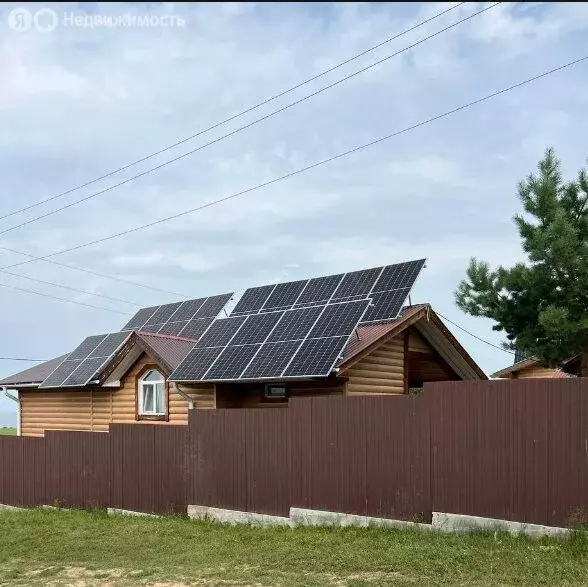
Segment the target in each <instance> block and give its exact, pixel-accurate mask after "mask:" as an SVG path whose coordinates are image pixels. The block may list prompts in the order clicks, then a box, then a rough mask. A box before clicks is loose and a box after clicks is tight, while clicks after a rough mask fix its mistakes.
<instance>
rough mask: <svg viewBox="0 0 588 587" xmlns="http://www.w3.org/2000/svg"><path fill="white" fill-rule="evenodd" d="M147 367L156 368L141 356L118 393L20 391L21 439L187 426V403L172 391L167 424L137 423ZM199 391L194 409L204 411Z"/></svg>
mask: <svg viewBox="0 0 588 587" xmlns="http://www.w3.org/2000/svg"><path fill="white" fill-rule="evenodd" d="M149 366H152V367H154V368H157V366H156V365H155V364H154V363H153V361H152V360H151V359H150V358H149V357H148V356H147V355H145V354H143V355H142V356H141V357H139V359H138V360H137V362H136V363H135V364H134V365H133V367H132V368H131V369H130V371H129V372H128V373H127V375H126V376H125V378H124V379H123V380H122V381H121V387H120V388H117V389H104V388H102V389H99V390H92V391H89V390H86V389H79V390H68V391H43V390H39V391H37V390H35V391H20V392H19V396H20V409H21V430H22V435H23V436H43V433H44V431H45V430H90V431H95V432H106V431H108V425H109V424H111V423H116V424H142V423H148V424H162V425H165V424H188V402H187V401H186V400H185V399H184V398H182V397H181V396H179V395H178V394H176V393H174V391H173V389H172V388H171V387H170V388H169V389H168V414H169V419H168V420H166V421H154V420H137V412H136V389H137V388H136V385H137V377H139V376H140V375H141V373H142V372H144V371H145V370H146V369H148V368H149ZM198 391H199V390H198V389H197V388H196V389H195V390H194V396H195V400H196V407H207V406H206V401H203V400H202V398H201V397H199V395H198ZM201 395H202V394H201ZM199 403H200V405H198V404H199Z"/></svg>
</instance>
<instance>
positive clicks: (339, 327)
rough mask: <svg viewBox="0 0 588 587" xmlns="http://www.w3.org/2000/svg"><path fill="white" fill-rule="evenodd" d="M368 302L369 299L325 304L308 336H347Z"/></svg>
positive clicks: (359, 318)
mask: <svg viewBox="0 0 588 587" xmlns="http://www.w3.org/2000/svg"><path fill="white" fill-rule="evenodd" d="M369 303H370V302H369V300H361V301H357V302H343V303H341V304H331V305H329V306H327V307H326V308H325V309H324V311H323V313H322V314H321V316H320V318H319V319H318V320H317V322H316V324H315V325H314V327H313V328H312V330H311V331H310V334H309V335H308V338H319V337H325V336H349V335H350V334H351V333H352V332H353V329H354V328H355V327H356V326H357V323H358V322H359V321H360V320H361V317H362V316H363V313H364V312H365V310H366V308H367V307H368V304H369Z"/></svg>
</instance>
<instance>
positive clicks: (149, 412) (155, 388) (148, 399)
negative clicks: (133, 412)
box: [138, 369, 166, 416]
mask: <svg viewBox="0 0 588 587" xmlns="http://www.w3.org/2000/svg"><path fill="white" fill-rule="evenodd" d="M138 401H139V406H138V407H139V410H138V411H139V415H141V416H165V404H166V401H165V379H164V377H163V375H162V374H161V373H159V371H156V370H155V369H150V370H149V371H147V373H145V374H144V375H143V376H142V377H141V379H139V393H138Z"/></svg>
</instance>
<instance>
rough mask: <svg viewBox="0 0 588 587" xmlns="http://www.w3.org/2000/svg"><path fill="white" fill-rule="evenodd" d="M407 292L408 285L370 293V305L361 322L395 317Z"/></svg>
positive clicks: (408, 291)
mask: <svg viewBox="0 0 588 587" xmlns="http://www.w3.org/2000/svg"><path fill="white" fill-rule="evenodd" d="M409 293H410V287H405V288H403V289H394V290H392V291H382V292H377V293H374V294H372V295H371V297H372V300H373V301H372V306H371V307H370V308H369V309H368V311H367V312H366V315H365V317H364V319H363V322H366V323H368V322H380V321H383V320H391V319H394V318H396V316H398V314H399V312H400V310H401V309H402V306H403V305H404V302H405V301H406V298H407V297H408V294H409Z"/></svg>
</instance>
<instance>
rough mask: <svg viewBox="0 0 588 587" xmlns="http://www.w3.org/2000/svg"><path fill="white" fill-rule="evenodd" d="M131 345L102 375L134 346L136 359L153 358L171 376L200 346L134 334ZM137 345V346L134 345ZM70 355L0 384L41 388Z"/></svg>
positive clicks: (191, 341)
mask: <svg viewBox="0 0 588 587" xmlns="http://www.w3.org/2000/svg"><path fill="white" fill-rule="evenodd" d="M129 341H130V342H131V344H130V345H125V346H124V347H123V349H121V351H120V352H119V353H117V355H115V356H113V357H112V358H111V360H110V361H109V363H108V364H107V365H105V366H104V368H103V369H102V370H101V372H105V371H107V370H108V368H109V365H110V364H111V363H117V364H118V363H121V362H122V356H121V355H125V354H129V355H131V358H132V356H133V351H132V350H131V349H132V348H133V347H136V348H137V350H136V351H135V354H136V353H137V352H138V354H136V356H135V358H134V359H132V361H131V362H132V363H134V362H135V360H136V359H137V358H138V356H139V355H140V354H141V353H142V352H146V353H147V354H148V355H150V356H151V357H152V358H153V359H154V360H155V361H156V362H157V363H158V364H159V365H161V367H162V368H163V370H165V371H167V372H168V373H171V371H173V370H174V369H175V368H176V367H177V366H178V365H179V364H180V363H181V362H182V360H183V359H184V358H185V356H186V355H187V354H188V353H189V352H190V350H191V349H192V347H193V346H194V345H195V344H196V340H194V339H191V338H183V337H180V336H170V335H166V334H153V333H151V332H134V333H133V334H132V335H131V338H130V339H129ZM133 343H134V344H133ZM68 356H69V353H67V354H65V355H61V356H60V357H56V358H55V359H51V360H49V361H45V362H44V363H41V364H40V365H35V366H34V367H30V368H29V369H26V370H24V371H21V372H19V373H15V374H14V375H10V376H8V377H6V378H4V379H3V380H1V381H0V386H6V387H7V386H29V385H30V386H37V385H40V384H41V383H42V382H43V381H44V380H45V379H46V378H47V377H48V376H49V375H50V374H51V373H52V372H53V371H54V370H55V369H56V368H57V367H58V366H59V365H60V364H61V363H62V362H63V360H64V359H66V358H67V357H68ZM129 366H130V365H129Z"/></svg>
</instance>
